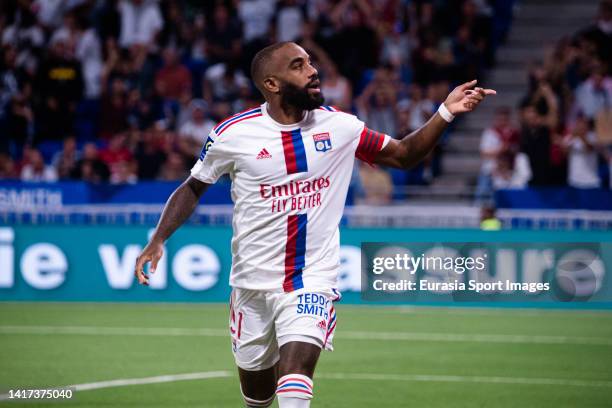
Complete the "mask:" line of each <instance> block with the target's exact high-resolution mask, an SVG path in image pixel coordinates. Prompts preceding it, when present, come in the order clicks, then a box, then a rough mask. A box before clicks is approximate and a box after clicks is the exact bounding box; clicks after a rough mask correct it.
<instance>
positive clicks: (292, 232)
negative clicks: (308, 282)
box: [283, 214, 308, 292]
mask: <svg viewBox="0 0 612 408" xmlns="http://www.w3.org/2000/svg"><path fill="white" fill-rule="evenodd" d="M307 224H308V214H292V215H289V216H288V219H287V246H286V248H285V280H284V281H283V290H284V291H285V292H292V291H294V290H297V289H301V288H303V287H304V282H303V280H302V271H303V270H304V267H305V266H306V233H307V228H306V225H307Z"/></svg>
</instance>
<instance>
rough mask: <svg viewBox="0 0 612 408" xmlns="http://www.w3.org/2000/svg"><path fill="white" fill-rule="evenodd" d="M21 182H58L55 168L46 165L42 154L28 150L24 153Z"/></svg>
mask: <svg viewBox="0 0 612 408" xmlns="http://www.w3.org/2000/svg"><path fill="white" fill-rule="evenodd" d="M21 180H22V181H32V182H46V183H49V182H54V181H57V171H56V170H55V167H53V166H51V165H48V164H45V161H44V159H43V156H42V154H41V153H40V151H39V150H37V149H32V148H30V149H27V150H26V151H25V152H24V163H23V165H22V167H21Z"/></svg>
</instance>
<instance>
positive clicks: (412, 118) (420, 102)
mask: <svg viewBox="0 0 612 408" xmlns="http://www.w3.org/2000/svg"><path fill="white" fill-rule="evenodd" d="M408 93H409V99H403V100H402V101H400V103H399V104H398V106H399V105H402V104H404V105H405V108H406V109H407V110H408V115H409V116H408V118H407V119H408V121H407V124H408V129H407V130H408V133H410V132H413V131H415V130H416V129H418V128H420V127H421V126H423V125H424V124H425V122H427V121H428V120H429V118H430V117H431V115H433V114H434V112H435V109H434V103H433V102H432V101H431V100H430V99H429V97H428V96H427V95H425V94H424V92H423V88H422V87H421V86H419V85H417V84H411V85H410V87H409V90H408ZM401 133H402V132H400V133H398V134H397V137H398V138H399V137H402V136H403V135H402V134H401Z"/></svg>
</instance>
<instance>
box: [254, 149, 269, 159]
mask: <svg viewBox="0 0 612 408" xmlns="http://www.w3.org/2000/svg"><path fill="white" fill-rule="evenodd" d="M271 158H272V155H271V154H270V153H268V150H266V148H265V147H264V148H263V149H261V152H259V154H258V155H257V160H259V159H271Z"/></svg>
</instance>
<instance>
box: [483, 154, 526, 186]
mask: <svg viewBox="0 0 612 408" xmlns="http://www.w3.org/2000/svg"><path fill="white" fill-rule="evenodd" d="M491 176H492V185H493V188H494V189H495V190H500V189H522V188H525V187H527V183H528V182H529V180H530V179H531V166H530V165H529V158H528V157H527V155H526V154H525V153H522V152H519V153H514V152H513V151H509V150H508V151H505V152H503V153H500V154H499V155H497V157H496V159H495V168H494V169H493V172H492V174H491Z"/></svg>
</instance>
